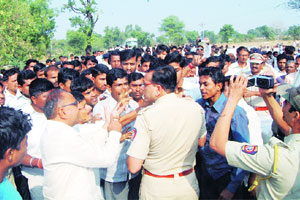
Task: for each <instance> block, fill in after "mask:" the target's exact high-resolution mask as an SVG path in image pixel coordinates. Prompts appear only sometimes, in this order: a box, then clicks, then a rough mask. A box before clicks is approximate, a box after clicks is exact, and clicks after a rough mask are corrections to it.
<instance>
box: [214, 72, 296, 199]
mask: <svg viewBox="0 0 300 200" xmlns="http://www.w3.org/2000/svg"><path fill="white" fill-rule="evenodd" d="M230 84H231V86H230V95H229V97H228V101H227V104H226V106H225V108H224V110H223V112H222V114H221V115H222V117H220V118H219V120H218V122H217V124H216V127H215V129H214V132H213V134H212V137H211V139H210V146H211V148H212V149H214V150H215V151H217V152H218V153H220V154H221V155H224V156H226V159H227V161H228V163H229V164H230V165H232V166H235V167H239V168H242V169H245V170H248V171H250V172H253V173H256V174H257V178H256V181H255V183H256V185H258V187H257V189H256V194H257V198H258V199H299V198H300V172H299V164H300V156H299V155H300V154H299V153H300V86H298V87H297V88H295V87H292V86H290V87H287V89H285V90H284V92H285V93H284V94H281V95H282V96H283V97H284V98H285V99H286V101H285V103H284V106H283V108H282V110H280V106H279V104H278V103H277V102H276V100H275V99H274V97H273V95H272V92H274V91H275V89H269V90H260V91H261V94H262V96H263V98H264V100H265V102H266V104H267V105H268V108H269V110H270V113H271V115H272V117H273V119H274V121H276V123H277V124H278V125H279V127H281V128H282V129H286V128H288V127H289V128H290V134H289V135H288V136H286V137H285V140H284V142H281V141H280V140H277V139H276V138H271V139H270V141H269V143H267V144H265V145H258V146H252V145H248V144H245V143H238V142H232V141H228V134H226V133H228V132H229V127H230V121H231V118H232V115H233V113H234V109H235V107H236V105H237V102H238V101H239V99H240V98H241V97H242V94H243V89H245V88H246V86H247V79H246V78H245V77H237V78H236V81H235V82H233V78H232V79H231V83H230ZM277 89H278V88H277Z"/></svg>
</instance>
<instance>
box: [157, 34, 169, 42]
mask: <svg viewBox="0 0 300 200" xmlns="http://www.w3.org/2000/svg"><path fill="white" fill-rule="evenodd" d="M156 42H157V43H159V44H168V43H169V41H168V39H167V38H166V36H164V35H160V36H158V37H157V38H156Z"/></svg>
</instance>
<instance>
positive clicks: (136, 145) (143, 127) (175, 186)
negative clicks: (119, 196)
mask: <svg viewBox="0 0 300 200" xmlns="http://www.w3.org/2000/svg"><path fill="white" fill-rule="evenodd" d="M175 87H176V72H175V70H174V69H173V68H172V67H171V66H163V67H159V68H156V69H154V70H153V71H150V72H148V73H147V74H146V75H145V89H144V98H145V101H146V102H149V103H153V104H152V105H151V106H148V107H146V108H145V109H144V110H142V111H141V112H139V114H138V117H137V120H136V124H135V128H136V129H135V132H136V136H135V138H134V140H133V142H132V144H131V146H130V148H129V150H128V152H127V154H128V155H129V157H128V160H127V163H128V169H129V171H130V172H131V173H135V172H137V171H139V170H140V169H141V168H142V166H143V167H144V169H143V178H142V182H141V188H140V198H141V199H198V195H199V188H198V183H197V179H196V176H195V173H194V169H193V167H194V163H195V162H194V161H195V154H196V151H197V146H198V142H199V139H200V141H201V140H203V139H204V138H205V134H206V127H205V120H204V111H203V109H202V108H201V106H199V105H198V104H197V103H195V102H194V101H193V100H189V99H185V98H180V97H177V96H176V95H175V93H174V90H175Z"/></svg>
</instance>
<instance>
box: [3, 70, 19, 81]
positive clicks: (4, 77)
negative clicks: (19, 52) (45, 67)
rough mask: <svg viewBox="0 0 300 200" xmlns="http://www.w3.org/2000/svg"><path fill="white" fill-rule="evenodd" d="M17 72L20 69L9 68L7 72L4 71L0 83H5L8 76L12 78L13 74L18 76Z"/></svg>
mask: <svg viewBox="0 0 300 200" xmlns="http://www.w3.org/2000/svg"><path fill="white" fill-rule="evenodd" d="M19 72H20V69H19V68H18V67H14V68H11V69H9V70H6V71H5V72H4V73H3V78H2V81H7V80H8V78H9V77H10V76H12V75H14V74H18V73H19Z"/></svg>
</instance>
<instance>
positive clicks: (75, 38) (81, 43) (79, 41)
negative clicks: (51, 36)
mask: <svg viewBox="0 0 300 200" xmlns="http://www.w3.org/2000/svg"><path fill="white" fill-rule="evenodd" d="M67 44H68V46H69V47H70V48H71V49H72V51H73V53H75V54H78V55H80V54H82V53H83V50H84V48H85V47H86V44H87V38H86V35H85V34H84V33H82V32H79V31H68V32H67Z"/></svg>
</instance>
